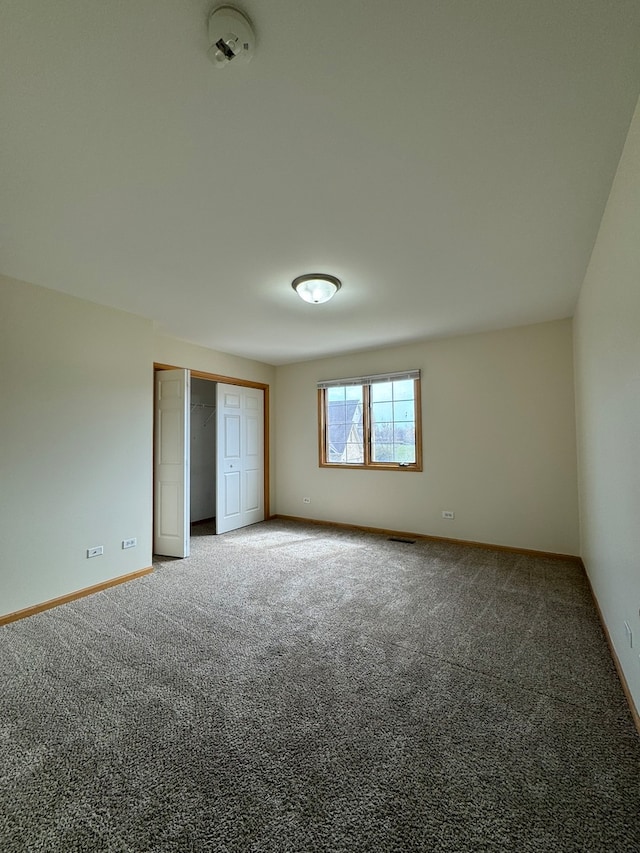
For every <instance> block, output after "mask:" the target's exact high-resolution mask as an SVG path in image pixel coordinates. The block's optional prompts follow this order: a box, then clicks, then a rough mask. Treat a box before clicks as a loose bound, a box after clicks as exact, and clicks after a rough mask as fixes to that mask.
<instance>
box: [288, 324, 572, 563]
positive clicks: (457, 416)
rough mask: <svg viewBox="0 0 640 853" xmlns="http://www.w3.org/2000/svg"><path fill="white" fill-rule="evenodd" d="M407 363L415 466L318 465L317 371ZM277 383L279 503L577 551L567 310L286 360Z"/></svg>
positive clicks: (340, 517)
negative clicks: (414, 381)
mask: <svg viewBox="0 0 640 853" xmlns="http://www.w3.org/2000/svg"><path fill="white" fill-rule="evenodd" d="M409 368H420V369H421V370H422V377H423V378H422V402H423V435H424V445H423V450H424V471H423V472H422V473H409V472H388V471H356V470H347V471H343V470H335V469H320V468H319V467H318V448H317V405H316V382H317V381H318V380H322V379H337V378H341V377H348V376H354V375H361V374H364V373H384V372H388V371H395V370H404V369H409ZM277 383H278V397H277V404H276V421H277V435H276V493H277V512H278V513H280V514H283V515H296V516H303V517H308V518H315V519H322V520H330V521H341V522H348V523H352V524H362V525H368V526H373V527H382V528H387V529H392V530H401V531H406V532H413V533H425V534H433V535H437V536H447V537H454V538H458V539H466V540H473V541H479V542H488V543H493V544H499V545H510V546H516V547H521V548H533V549H539V550H542V551H552V552H558V553H566V554H577V553H578V510H577V484H576V448H575V419H574V404H573V399H574V398H573V366H572V336H571V321H570V320H563V321H558V322H553V323H542V324H537V325H533V326H523V327H519V328H515V329H509V330H506V331H500V332H493V333H486V334H478V335H469V336H464V337H458V338H451V339H447V340H441V341H435V342H430V343H421V344H414V345H410V346H404V347H398V348H395V349H385V350H376V351H372V352H368V353H359V354H355V355H350V356H344V357H340V358H331V359H324V360H320V361H312V362H305V363H301V364H294V365H288V366H285V367H280V368H278V369H277ZM305 496H307V497H310V498H311V503H310V504H303V502H302V498H303V497H305ZM445 509H447V510H453V511H454V512H455V513H456V517H455V520H453V521H445V520H443V519H442V516H441V512H442V510H445Z"/></svg>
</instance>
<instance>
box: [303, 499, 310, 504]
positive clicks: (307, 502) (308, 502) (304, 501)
mask: <svg viewBox="0 0 640 853" xmlns="http://www.w3.org/2000/svg"><path fill="white" fill-rule="evenodd" d="M302 503H303V504H310V503H311V498H302Z"/></svg>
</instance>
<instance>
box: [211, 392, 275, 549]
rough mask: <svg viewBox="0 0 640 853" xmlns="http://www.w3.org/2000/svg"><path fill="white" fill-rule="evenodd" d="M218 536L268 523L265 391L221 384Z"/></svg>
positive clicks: (217, 502)
mask: <svg viewBox="0 0 640 853" xmlns="http://www.w3.org/2000/svg"><path fill="white" fill-rule="evenodd" d="M216 417H217V421H218V441H217V448H218V452H217V465H218V475H217V478H216V479H217V493H216V507H217V508H216V533H226V532H227V531H228V530H235V529H236V528H238V527H246V526H247V525H248V524H254V523H255V522H256V521H263V520H264V392H263V391H262V390H261V389H259V388H244V387H242V386H240V385H223V384H222V383H218V400H217V415H216Z"/></svg>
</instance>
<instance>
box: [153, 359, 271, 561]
mask: <svg viewBox="0 0 640 853" xmlns="http://www.w3.org/2000/svg"><path fill="white" fill-rule="evenodd" d="M154 375H155V411H154V500H153V503H154V512H153V528H154V529H153V542H154V553H156V554H162V555H167V556H173V557H187V556H188V555H189V550H190V547H189V546H190V534H191V524H192V523H196V524H197V523H199V522H200V523H202V522H204V524H201V525H200V527H199V530H200V531H202V530H203V529H207V530H210V531H211V533H214V532H215V533H225V532H227V531H229V530H235V529H237V528H238V527H245V526H247V525H249V524H254V523H256V522H258V521H262V520H264V518H265V517H268V506H269V501H268V493H269V492H268V471H269V466H268V410H269V409H268V399H269V388H268V386H266V385H261V384H259V383H254V382H247V381H244V380H236V379H230V378H229V377H224V376H216V375H213V374H207V373H202V372H199V371H198V372H196V371H193V372H191V371H189V370H187V369H184V368H171V367H169V366H166V365H155V373H154Z"/></svg>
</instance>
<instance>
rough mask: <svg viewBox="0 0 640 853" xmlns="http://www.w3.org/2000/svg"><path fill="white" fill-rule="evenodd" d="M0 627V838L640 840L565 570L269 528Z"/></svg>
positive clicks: (618, 697) (630, 751)
mask: <svg viewBox="0 0 640 853" xmlns="http://www.w3.org/2000/svg"><path fill="white" fill-rule="evenodd" d="M193 532H194V536H193V537H192V556H191V557H190V558H188V559H187V560H182V561H180V560H170V559H166V560H160V561H159V562H158V563H157V566H156V572H154V574H153V575H149V576H147V577H144V578H141V579H140V580H137V581H133V582H131V583H129V584H125V585H123V586H119V587H115V588H113V589H110V590H107V591H105V592H102V593H99V594H97V595H94V596H91V597H89V598H85V599H82V600H80V601H77V602H74V603H72V604H68V605H65V606H63V607H60V608H57V609H55V610H51V611H48V612H45V613H42V614H39V615H37V616H33V617H31V618H30V619H27V620H24V621H21V622H16V623H13V624H10V625H7V626H5V627H3V628H0V678H1V684H2V693H1V696H0V851H2V853H14V851H16V852H17V851H20V853H22V851H45V853H53V852H54V851H56V853H57V851H61V853H75V851H91V853H95V851H109V853H151V852H152V851H153V853H156V851H157V853H162V852H163V851H167V852H168V853H173V851H176V853H178V851H180V853H182V851H184V853H200V851H202V852H203V853H204V851H212V853H214V851H215V853H218V852H219V853H235V851H251V853H263V851H264V853H266V851H269V853H293V852H294V851H295V853H301V851H305V853H306V851H309V853H316V851H318V852H319V851H326V852H327V853H332V852H333V851H336V853H347V851H349V853H358V852H359V851H372V853H374V852H375V853H386V851H389V853H392V852H393V853H396V852H397V853H400V851H425V853H427V852H428V853H437V851H442V853H444V851H446V853H466V851H469V853H481V851H513V853H529V851H531V853H533V852H534V851H535V853H540V851H549V853H568V851H575V853H577V851H580V853H585V851H602V853H623V851H625V853H626V851H628V852H629V853H632V851H633V853H638V851H639V850H640V739H639V738H638V736H637V733H636V731H635V728H634V727H633V724H632V721H631V718H630V715H629V711H628V708H627V706H626V704H625V700H624V697H623V694H622V690H621V688H620V685H619V682H618V680H617V678H616V674H615V670H614V668H613V664H612V662H611V659H610V656H609V652H608V650H607V647H606V643H605V640H604V637H603V635H602V631H601V629H600V627H599V624H598V621H597V617H596V614H595V610H594V606H593V602H592V600H591V598H590V594H589V590H588V587H587V584H586V580H585V578H584V575H583V573H582V572H581V570H580V569H579V567H578V566H577V565H576V564H574V563H571V562H562V561H557V560H550V559H545V558H535V557H528V556H520V555H515V554H508V553H501V552H492V551H487V550H481V549H474V548H469V547H465V546H457V545H451V544H445V543H426V542H418V543H416V544H415V545H407V544H403V543H399V542H391V541H388V540H387V539H385V538H384V537H382V536H376V535H369V534H363V533H356V532H350V531H344V530H333V529H329V528H322V527H314V526H310V525H309V526H307V525H302V524H296V523H293V522H284V521H271V522H266V523H263V524H259V525H254V526H252V527H250V528H245V529H244V530H240V531H235V532H233V533H229V534H225V535H224V536H220V537H215V536H211V535H208V534H209V533H210V530H209V528H208V527H207V526H206V525H198V526H196V527H194V531H193Z"/></svg>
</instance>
